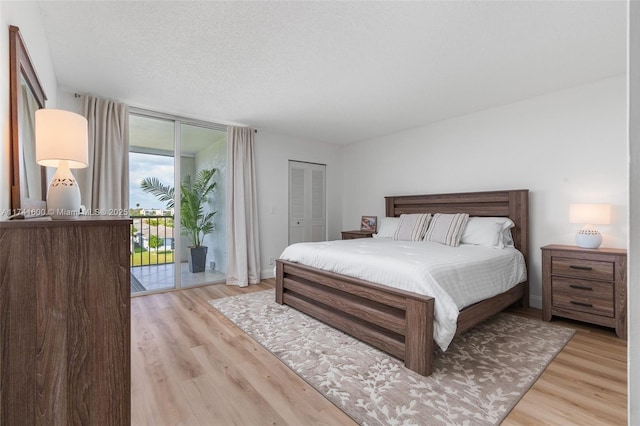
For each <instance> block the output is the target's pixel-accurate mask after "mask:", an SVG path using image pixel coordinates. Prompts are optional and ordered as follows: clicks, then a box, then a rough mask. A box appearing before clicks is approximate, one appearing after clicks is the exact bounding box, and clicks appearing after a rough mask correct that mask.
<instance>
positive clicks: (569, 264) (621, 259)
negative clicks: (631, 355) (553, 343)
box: [542, 245, 627, 339]
mask: <svg viewBox="0 0 640 426" xmlns="http://www.w3.org/2000/svg"><path fill="white" fill-rule="evenodd" d="M553 315H557V316H560V317H564V318H571V319H574V320H579V321H585V322H589V323H592V324H599V325H602V326H605V327H612V328H615V330H616V334H617V335H618V337H620V338H622V339H626V338H627V252H626V250H623V249H609V248H600V249H583V248H579V247H576V246H561V245H549V246H546V247H542V318H543V319H544V320H545V321H550V320H551V317H552V316H553Z"/></svg>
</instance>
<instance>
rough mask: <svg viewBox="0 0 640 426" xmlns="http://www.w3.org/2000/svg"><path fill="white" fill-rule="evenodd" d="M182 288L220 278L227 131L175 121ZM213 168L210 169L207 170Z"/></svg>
mask: <svg viewBox="0 0 640 426" xmlns="http://www.w3.org/2000/svg"><path fill="white" fill-rule="evenodd" d="M179 137H180V167H179V169H180V178H181V182H182V183H183V185H182V187H183V190H184V193H183V194H182V195H181V210H180V213H181V225H182V229H183V232H182V237H181V244H180V246H181V247H182V248H181V250H180V254H179V261H180V263H181V265H180V270H181V276H180V282H181V286H182V287H189V286H195V285H203V284H212V283H220V282H225V280H226V275H225V269H226V262H227V258H226V217H225V186H226V182H225V180H224V177H225V174H226V160H227V135H226V133H225V132H222V131H219V130H213V129H210V128H206V127H201V126H197V125H192V124H180V136H179ZM212 171H213V172H212Z"/></svg>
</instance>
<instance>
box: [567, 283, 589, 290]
mask: <svg viewBox="0 0 640 426" xmlns="http://www.w3.org/2000/svg"><path fill="white" fill-rule="evenodd" d="M569 287H571V288H577V289H579V290H593V288H591V287H587V286H586V285H577V284H569Z"/></svg>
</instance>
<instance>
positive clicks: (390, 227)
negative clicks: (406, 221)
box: [373, 217, 400, 239]
mask: <svg viewBox="0 0 640 426" xmlns="http://www.w3.org/2000/svg"><path fill="white" fill-rule="evenodd" d="M399 224H400V218H399V217H383V218H382V219H380V226H379V227H378V233H377V234H373V238H389V239H390V238H393V236H394V235H395V234H396V229H398V225H399Z"/></svg>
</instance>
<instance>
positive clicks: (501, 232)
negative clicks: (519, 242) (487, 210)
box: [460, 217, 515, 248]
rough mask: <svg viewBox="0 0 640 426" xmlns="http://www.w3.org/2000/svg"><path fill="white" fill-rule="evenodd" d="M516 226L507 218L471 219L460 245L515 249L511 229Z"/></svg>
mask: <svg viewBox="0 0 640 426" xmlns="http://www.w3.org/2000/svg"><path fill="white" fill-rule="evenodd" d="M514 226H515V225H514V223H513V221H512V220H511V219H509V218H507V217H470V218H469V220H468V221H467V226H465V228H464V231H463V232H462V238H461V239H460V243H461V244H475V245H480V246H485V247H496V248H504V247H505V246H506V247H513V239H512V238H511V231H510V229H511V228H513V227H514ZM505 241H506V244H505Z"/></svg>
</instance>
